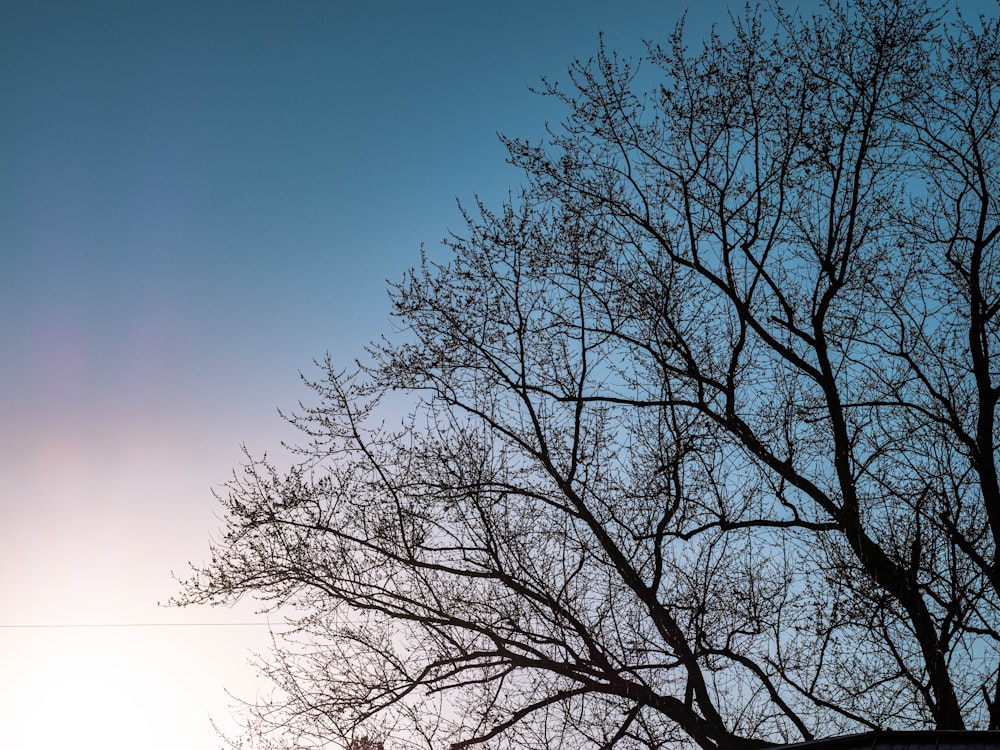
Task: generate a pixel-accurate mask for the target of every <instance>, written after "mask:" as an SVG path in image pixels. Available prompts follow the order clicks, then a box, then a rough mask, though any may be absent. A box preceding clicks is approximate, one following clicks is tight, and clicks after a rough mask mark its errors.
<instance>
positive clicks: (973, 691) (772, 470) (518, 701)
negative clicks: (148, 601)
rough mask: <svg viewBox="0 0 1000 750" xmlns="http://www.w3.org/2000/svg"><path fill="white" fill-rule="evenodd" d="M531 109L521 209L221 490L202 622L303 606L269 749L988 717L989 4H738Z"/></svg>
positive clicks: (992, 401) (994, 109) (692, 740)
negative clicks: (550, 118) (694, 38)
mask: <svg viewBox="0 0 1000 750" xmlns="http://www.w3.org/2000/svg"><path fill="white" fill-rule="evenodd" d="M543 93H544V94H546V95H548V96H551V97H555V98H556V99H558V100H559V101H560V102H561V104H562V106H563V107H564V108H565V111H566V117H565V120H564V121H563V122H562V123H560V124H559V125H557V126H551V127H550V129H549V137H548V138H547V139H546V140H545V141H544V142H542V143H538V144H535V143H528V142H524V141H521V140H516V139H508V140H506V141H505V143H506V145H507V147H508V149H509V154H510V159H511V160H512V162H513V163H514V164H516V165H518V166H519V167H520V168H522V169H523V173H524V184H523V187H522V189H521V191H520V192H519V193H518V194H517V195H516V196H515V197H513V198H512V199H511V200H510V201H509V202H508V203H506V204H505V205H502V206H499V207H489V206H485V205H475V206H472V207H466V210H465V218H466V226H465V228H464V230H462V231H461V232H459V233H457V234H456V235H454V236H452V237H451V238H450V239H449V240H448V241H447V245H448V246H449V248H450V249H449V250H448V253H449V256H448V258H447V259H443V260H441V261H440V262H435V261H432V260H427V259H425V260H424V261H423V263H422V264H421V265H420V266H419V267H418V268H416V269H414V270H412V271H411V272H410V273H409V274H408V275H407V276H406V278H405V280H403V281H402V282H401V283H399V284H398V285H397V286H395V287H393V288H392V290H391V294H392V299H393V304H394V310H395V314H396V316H397V319H398V322H399V325H400V328H401V333H400V334H399V335H398V338H399V340H398V341H391V340H388V339H387V340H383V341H382V342H379V343H376V344H373V345H372V347H371V349H370V351H369V353H368V357H367V358H366V359H365V360H364V361H363V362H361V363H360V364H359V365H358V366H357V367H356V368H355V369H352V370H341V369H338V367H337V365H336V364H335V363H332V362H330V361H329V360H327V361H326V362H324V363H322V367H321V373H320V375H319V376H318V377H317V378H316V379H315V380H314V381H312V382H311V387H312V389H313V390H314V392H315V398H314V401H313V402H312V403H307V404H304V405H302V406H301V407H300V409H299V410H298V412H297V413H296V414H294V415H293V416H291V417H290V419H292V421H293V422H294V423H295V424H296V425H297V426H298V427H299V428H300V429H301V431H302V436H303V437H302V441H301V443H300V444H299V445H298V446H297V447H296V448H295V449H294V451H295V456H296V458H295V463H294V466H293V467H292V468H291V469H290V470H287V471H286V470H279V469H278V468H277V467H276V466H274V465H272V464H271V463H269V462H268V461H266V460H262V459H261V460H258V459H249V460H248V463H247V465H246V466H245V467H243V469H242V470H241V471H239V472H237V474H236V475H235V476H234V479H233V480H232V481H231V482H230V483H229V485H228V486H227V489H226V491H224V492H222V493H220V500H221V501H222V504H223V507H224V511H225V523H226V530H225V534H224V536H223V537H222V538H220V539H219V540H218V541H217V543H216V544H215V545H214V546H213V549H212V556H211V560H210V561H209V562H208V563H207V564H206V565H204V566H203V567H201V568H197V569H196V570H195V571H194V572H193V574H192V577H191V578H190V579H188V580H186V581H184V582H182V585H183V593H182V594H181V596H180V599H179V601H180V603H186V604H194V603H201V602H215V603H224V602H231V601H234V600H236V599H239V598H240V597H243V596H253V597H257V598H260V599H261V600H262V601H264V602H265V603H266V605H268V606H272V607H274V608H275V609H278V608H280V607H282V606H284V605H291V606H292V607H293V608H294V611H295V612H297V613H300V615H299V616H298V619H296V620H295V621H294V622H293V623H292V628H291V630H290V632H289V633H288V634H286V636H285V637H284V640H278V641H277V642H276V650H275V653H274V654H273V656H272V658H271V661H270V662H269V664H268V665H267V666H266V667H265V671H266V672H267V673H268V675H269V676H270V677H271V678H273V680H274V682H275V685H276V687H277V692H276V694H275V696H274V698H273V700H272V701H271V702H267V703H263V704H261V705H259V706H256V707H255V709H254V710H253V711H252V714H253V718H252V719H251V722H250V731H251V733H253V734H254V735H255V736H257V737H258V738H259V739H260V740H261V742H264V743H265V744H267V743H270V744H269V746H271V745H273V746H274V747H296V748H301V747H335V746H343V745H346V744H347V743H348V742H349V741H350V740H351V738H355V740H354V741H355V746H359V745H358V743H362V742H365V743H372V744H373V745H374V743H375V740H374V739H371V740H369V739H367V738H369V737H371V738H378V742H379V743H382V745H384V747H386V748H388V749H390V750H392V749H393V748H397V747H399V748H403V747H420V746H426V747H443V746H449V745H450V746H451V747H453V748H470V747H477V746H481V747H490V748H504V747H510V748H611V747H617V748H650V749H652V748H665V747H676V746H681V745H685V744H693V745H697V746H700V747H702V748H706V749H712V748H719V749H723V748H733V749H734V750H737V749H739V750H742V749H743V748H747V749H749V748H757V747H762V746H765V745H768V744H770V743H775V742H794V741H799V740H803V739H811V738H816V737H822V736H830V735H834V734H838V733H845V732H852V731H864V730H866V729H875V728H885V729H893V728H894V729H907V728H922V727H934V728H938V729H959V728H970V729H972V728H979V729H986V728H990V729H1000V679H998V668H1000V610H998V607H1000V568H998V560H997V540H998V538H1000V483H998V476H997V460H996V458H997V451H996V446H997V440H998V427H997V420H996V415H997V401H998V398H1000V372H998V369H1000V361H998V356H997V350H998V346H1000V341H998V317H997V316H998V311H1000V251H998V247H997V236H998V233H1000V212H998V197H1000V183H998V179H1000V124H998V116H1000V26H998V22H997V20H996V19H995V18H976V19H969V18H963V17H962V16H961V15H960V14H958V13H957V12H956V11H955V10H953V9H951V8H949V7H945V6H937V5H933V4H927V3H924V2H921V1H919V0H854V1H853V2H843V3H840V2H829V3H827V4H826V5H825V6H824V8H823V10H822V12H820V13H819V14H817V15H815V16H801V15H798V14H796V13H791V12H785V11H783V10H781V9H780V8H779V7H777V6H775V7H771V8H770V10H768V11H766V12H757V11H754V10H752V9H751V10H748V11H747V12H746V13H745V14H744V15H742V16H734V20H733V22H732V28H731V30H729V31H727V32H726V33H725V34H723V33H722V32H718V33H713V34H712V35H710V36H709V37H708V38H707V39H705V40H704V41H703V42H702V43H700V44H699V45H696V46H694V47H691V46H689V45H688V42H687V41H686V39H685V36H684V33H683V28H682V27H678V29H677V30H676V31H675V32H674V34H673V35H672V36H671V37H669V38H668V39H667V40H666V41H665V42H663V43H662V44H657V43H651V44H649V45H648V48H647V54H646V56H645V57H644V58H643V59H642V60H641V61H639V62H633V61H629V60H624V59H621V58H620V57H619V56H617V55H616V54H615V53H614V52H612V51H610V50H608V49H605V48H601V49H600V50H599V52H598V53H597V54H596V55H595V57H594V58H593V59H591V60H589V61H584V62H579V63H576V64H574V65H573V67H572V68H571V70H570V85H569V86H568V87H560V86H557V85H555V84H548V83H546V84H544V86H543ZM387 396H389V397H390V398H391V399H392V402H393V404H398V403H400V402H401V399H402V401H403V402H405V403H407V404H408V405H409V409H410V411H409V416H408V417H407V418H406V419H405V420H404V421H403V422H402V423H401V424H398V425H396V424H394V423H393V422H391V421H383V419H382V417H381V416H380V415H383V416H384V413H385V412H384V411H380V404H381V403H383V400H384V398H385V397H387ZM359 738H360V739H359Z"/></svg>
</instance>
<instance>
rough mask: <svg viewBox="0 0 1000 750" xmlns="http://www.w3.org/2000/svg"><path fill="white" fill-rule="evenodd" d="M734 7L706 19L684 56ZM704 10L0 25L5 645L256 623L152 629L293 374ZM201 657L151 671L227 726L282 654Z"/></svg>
mask: <svg viewBox="0 0 1000 750" xmlns="http://www.w3.org/2000/svg"><path fill="white" fill-rule="evenodd" d="M962 6H963V7H975V6H973V5H971V3H963V4H962ZM725 7H726V5H725V3H723V2H719V1H718V0H705V1H704V2H699V3H697V4H694V6H693V7H692V8H691V10H690V13H689V29H690V31H691V33H692V38H693V39H697V38H698V37H699V36H700V35H701V34H703V33H704V32H705V31H706V30H707V29H708V27H709V26H710V25H711V23H712V22H713V21H714V20H718V21H719V22H720V23H721V24H722V25H723V26H724V25H725V24H726V23H727V21H726V11H725ZM983 7H986V8H991V7H992V8H994V9H995V6H994V5H990V4H985V5H984V6H983ZM684 8H685V5H684V4H681V3H675V2H670V1H669V0H668V1H666V2H652V1H649V0H636V1H634V2H616V3H611V2H596V1H595V0H591V1H590V2H572V3H571V2H561V3H557V2H544V1H536V2H526V1H524V0H510V1H508V2H503V3H500V2H490V3H486V2H470V1H469V0H466V2H455V1H453V0H447V1H446V2H415V1H414V2H402V1H396V2H390V1H387V0H373V1H371V2H356V3H347V2H339V1H335V0H331V2H323V3H321V2H290V3H280V4H279V3H265V2H197V3H195V2H165V3H152V2H100V1H97V0H93V1H80V2H62V3H59V2H44V0H42V1H36V2H26V1H25V2H16V1H15V2H8V3H6V4H5V5H4V8H3V10H2V11H0V115H2V116H0V169H2V174H3V177H2V179H0V271H2V273H0V320H2V323H0V513H2V514H3V522H2V523H0V571H2V573H0V601H2V602H3V605H2V606H0V625H12V624H13V625H23V624H42V625H65V624H79V623H130V622H132V623H134V622H176V623H180V622H188V623H192V622H205V621H215V622H224V621H233V620H239V621H244V620H246V619H248V618H250V619H253V617H254V616H253V614H252V612H239V613H219V612H215V611H212V612H208V613H204V612H176V611H173V610H162V609H158V608H157V606H156V602H157V601H160V600H163V599H166V598H167V597H169V596H170V594H171V593H172V591H173V588H174V584H173V582H172V579H171V570H176V571H183V568H184V565H185V563H186V561H187V560H194V561H196V562H197V561H199V560H201V559H203V558H204V557H205V554H206V551H207V543H208V538H209V535H210V534H211V533H212V532H213V531H216V530H217V528H218V520H217V518H216V517H215V516H214V511H215V505H214V500H213V498H212V494H211V490H212V487H213V486H217V485H218V484H220V483H222V482H224V481H225V480H226V479H227V478H228V476H229V473H230V471H231V470H232V469H233V468H234V467H235V466H236V465H237V464H238V462H239V460H240V457H241V454H240V444H241V443H246V444H247V446H248V447H249V448H251V449H252V450H255V451H261V450H264V449H269V450H273V449H275V448H276V447H277V445H278V442H279V440H280V439H282V438H287V437H290V436H291V435H290V432H289V430H288V428H287V427H286V426H284V425H283V423H282V422H281V420H280V419H279V418H278V416H277V414H276V408H277V407H286V408H287V407H292V406H294V404H295V402H296V401H297V400H298V399H299V398H308V392H307V391H306V390H305V389H304V388H303V387H302V386H301V384H300V383H299V380H298V372H299V371H300V370H304V371H306V372H307V373H308V372H309V370H310V363H311V361H312V360H313V359H314V358H322V357H323V356H324V355H325V353H326V352H328V351H329V352H330V353H331V355H332V357H333V359H334V360H335V361H338V362H342V363H344V364H345V365H347V364H350V362H351V361H352V360H353V358H354V357H355V356H359V355H361V354H362V348H363V346H364V344H365V343H366V342H367V341H369V340H371V339H373V338H375V337H377V336H379V335H380V334H381V333H383V332H385V331H387V330H388V329H389V327H390V324H389V321H388V310H389V306H388V301H387V298H386V294H385V280H386V279H390V280H396V279H399V278H401V277H402V275H403V273H404V272H405V271H406V269H407V268H408V267H410V266H412V265H414V264H416V263H417V262H418V261H419V252H420V247H421V244H422V243H423V244H425V245H426V246H427V248H428V250H429V251H430V252H431V253H432V254H433V253H438V252H440V250H439V243H440V240H441V239H442V237H444V236H445V235H446V233H447V232H448V231H449V230H460V229H461V221H460V218H459V215H458V211H457V210H456V206H455V200H456V198H458V199H463V200H466V201H471V200H472V199H473V197H474V196H475V195H476V194H478V195H479V196H481V197H482V198H483V199H484V200H485V201H486V202H487V204H489V205H494V206H495V205H497V204H498V203H499V202H500V201H501V200H502V199H503V198H504V196H505V195H506V194H507V192H508V191H509V190H511V189H513V188H516V186H517V184H518V182H519V176H518V175H517V173H516V172H515V171H514V170H513V169H512V168H510V167H509V166H507V165H506V164H505V161H504V157H505V154H504V151H503V148H502V147H501V145H500V144H499V142H498V140H497V135H496V134H497V132H498V131H499V132H503V133H505V134H508V135H512V136H525V137H529V138H537V137H540V136H541V135H542V134H543V132H544V123H545V122H546V121H547V120H548V121H557V120H558V119H559V118H560V117H561V115H562V112H561V110H560V108H559V107H558V106H557V105H556V103H555V102H553V101H551V100H549V99H545V98H542V97H539V96H536V95H533V94H531V93H529V91H528V87H529V86H531V85H533V84H536V83H537V82H538V80H539V77H540V76H542V75H545V76H549V77H551V78H554V79H560V80H565V78H566V75H565V71H566V68H567V66H568V65H569V63H570V62H571V61H572V60H573V59H574V58H578V57H583V58H586V57H589V56H591V55H593V54H594V53H595V51H596V49H597V46H598V34H599V32H602V31H603V32H604V34H605V36H606V40H607V43H608V45H609V46H611V47H613V48H616V49H618V50H619V51H620V52H622V53H623V54H625V55H626V56H629V55H632V56H635V55H640V54H641V53H642V50H643V47H642V40H643V39H647V38H650V39H660V40H662V39H664V38H665V37H666V35H667V34H668V33H669V32H670V31H671V29H672V27H673V25H674V23H675V22H676V21H677V20H678V19H679V18H680V17H681V14H682V13H683V12H684ZM227 618H228V620H227ZM258 619H259V618H258ZM250 630H251V631H252V629H250ZM50 632H51V631H50V630H49V629H45V628H42V629H39V630H35V631H30V633H27V634H26V631H24V630H22V629H10V628H8V629H0V675H3V674H4V673H5V671H6V673H8V674H10V668H11V664H12V663H13V660H15V659H16V660H18V664H20V665H21V668H22V669H28V670H33V671H35V672H38V671H40V670H41V669H42V667H41V666H39V665H40V664H41V663H42V662H41V661H39V660H40V659H41V657H40V656H37V655H36V656H32V654H40V653H42V652H44V651H45V650H47V649H48V650H51V649H50V646H51V643H49V642H48V641H46V640H45V639H46V638H47V637H49V635H48V634H49V633H50ZM129 632H131V631H129ZM200 632H201V631H199V630H198V628H187V629H182V628H178V629H177V630H175V631H170V632H169V633H166V634H161V635H159V636H157V638H156V639H152V640H148V642H144V643H146V645H145V646H140V645H134V644H133V647H134V648H135V649H141V648H148V649H151V650H154V651H155V650H157V649H158V650H159V651H157V653H159V654H160V655H161V656H162V653H164V652H165V651H169V650H170V649H171V648H176V649H180V650H182V651H183V652H184V653H185V654H187V655H188V656H189V657H190V656H192V655H193V656H194V663H195V664H196V665H197V668H194V667H193V668H192V670H189V671H188V672H184V674H185V675H187V676H186V677H185V676H176V677H175V678H174V679H175V680H176V682H177V684H178V685H182V684H183V683H184V680H185V679H188V680H192V681H196V682H197V685H198V690H199V691H204V690H209V691H215V692H213V693H211V694H212V695H213V696H216V697H217V698H218V699H219V701H220V703H222V704H224V702H225V697H224V695H223V693H222V688H223V686H224V685H225V686H228V687H230V688H232V689H234V691H235V692H241V688H244V689H243V691H242V692H249V694H251V695H252V694H253V692H254V691H255V690H256V687H255V686H254V684H253V683H252V680H250V678H249V677H248V674H249V673H248V672H247V671H246V670H245V669H244V668H243V667H242V663H243V661H244V652H245V649H246V647H247V645H251V644H252V643H257V644H258V645H261V644H262V643H263V642H264V640H265V636H266V629H264V630H263V634H262V633H261V632H257V633H256V635H254V634H253V632H251V633H250V634H248V635H246V636H245V637H244V636H243V635H240V636H239V637H236V636H233V637H231V638H229V639H227V640H226V643H227V644H228V648H229V651H226V650H225V648H223V647H222V646H220V643H219V636H218V634H210V633H205V634H204V635H199V633H200ZM234 632H236V631H234ZM239 632H240V633H243V632H244V631H239ZM55 637H56V636H55V635H52V638H55ZM199 639H200V640H199ZM254 639H256V640H254ZM102 642H103V643H104V644H105V645H104V646H100V648H113V646H110V645H108V644H111V643H113V642H114V641H113V640H106V641H102ZM47 643H48V645H46V644H47ZM95 643H96V641H95ZM170 644H174V645H173V646H171V645H170ZM178 644H183V646H181V645H178ZM94 648H98V646H94ZM32 649H34V650H32ZM150 653H152V651H151V652H150ZM33 660H34V661H33ZM106 661H107V663H109V664H112V663H117V662H115V658H114V655H113V654H109V655H108V657H107V660H106ZM119 661H121V662H122V663H123V664H124V663H126V661H127V660H119ZM151 663H155V661H151ZM46 669H52V670H54V671H53V672H52V673H51V674H49V675H48V676H47V677H45V679H46V680H48V681H49V684H51V683H52V681H59V680H60V677H59V675H60V674H63V673H68V672H66V670H69V672H72V669H73V667H72V665H66V664H62V666H60V665H58V664H56V665H51V664H50V665H49V666H48V667H46ZM60 669H62V670H64V672H60V671H59V670H60ZM121 669H123V670H126V669H127V667H125V666H122V667H121ZM115 674H116V675H118V678H119V679H120V680H128V679H131V678H129V677H128V676H127V671H126V672H125V673H124V676H123V675H122V674H118V673H115ZM133 678H135V679H138V677H136V676H135V675H133ZM2 679H3V678H2V677H0V682H2ZM67 679H68V678H67ZM194 684H195V682H192V683H191V685H194ZM0 688H2V686H0ZM178 689H179V690H180V688H178ZM71 692H72V691H71ZM190 692H191V691H190V690H189V691H188V693H190ZM0 693H2V690H0ZM201 694H202V693H200V692H199V693H198V695H201ZM213 700H214V698H213ZM161 702H162V701H161ZM3 705H4V704H3V702H2V700H0V711H3V710H4V709H3ZM95 710H96V709H95ZM163 710H165V711H166V710H167V709H166V708H164V709H163ZM179 710H180V709H177V708H176V707H174V708H173V709H171V711H172V714H171V715H172V716H173V718H174V720H176V716H177V712H178V711H179ZM184 710H185V711H187V712H188V713H189V714H192V717H193V718H191V719H190V721H191V726H192V727H197V728H192V729H191V730H190V732H191V734H190V736H186V739H185V740H184V742H186V743H187V746H188V747H192V748H194V747H214V746H215V743H214V741H213V739H212V734H211V730H210V729H209V728H208V724H207V721H206V720H205V717H204V710H202V708H200V704H198V705H192V706H187V708H185V709H184ZM192 712H193V713H192ZM223 723H225V722H223ZM0 739H2V737H0ZM19 741H21V740H19ZM97 741H98V740H95V743H96V742H97ZM176 741H179V740H176ZM102 742H103V744H100V745H98V744H95V745H94V747H97V746H101V747H103V748H109V749H110V750H114V749H115V748H116V747H118V746H119V745H116V744H114V742H110V741H108V738H107V737H105V738H103V739H102ZM164 742H167V740H164ZM126 743H127V738H124V739H121V746H122V747H125V746H126ZM0 744H3V743H2V742H0ZM76 744H77V746H80V744H79V742H77V743H76ZM50 746H51V747H56V746H59V745H58V744H57V740H52V744H50V745H46V744H44V742H43V740H41V739H39V740H38V743H36V745H34V747H37V748H48V747H50ZM167 746H170V745H168V744H165V745H164V747H167Z"/></svg>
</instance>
